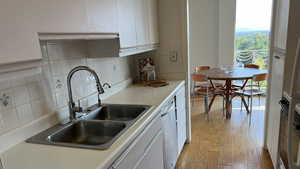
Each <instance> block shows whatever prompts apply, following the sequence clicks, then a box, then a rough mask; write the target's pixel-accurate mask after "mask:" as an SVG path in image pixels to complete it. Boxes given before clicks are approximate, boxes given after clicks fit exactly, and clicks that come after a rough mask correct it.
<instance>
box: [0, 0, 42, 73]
mask: <svg viewBox="0 0 300 169" xmlns="http://www.w3.org/2000/svg"><path fill="white" fill-rule="evenodd" d="M32 5H34V3H32V2H31V1H30V2H27V1H18V0H2V1H0V25H1V26H0V29H1V31H0V37H1V40H0V65H1V66H0V69H2V68H3V65H4V64H13V63H18V62H23V61H31V60H40V59H41V52H40V48H39V42H38V38H37V33H36V32H35V31H34V29H35V24H34V23H35V19H36V17H37V16H35V15H33V13H32V10H31V7H32ZM0 72H1V70H0Z"/></svg>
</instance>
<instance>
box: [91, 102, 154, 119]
mask: <svg viewBox="0 0 300 169" xmlns="http://www.w3.org/2000/svg"><path fill="white" fill-rule="evenodd" d="M149 108H150V107H149V106H141V105H103V106H102V107H101V108H99V109H96V110H95V111H93V112H91V113H89V114H88V115H87V116H86V117H85V119H88V120H114V121H132V120H136V119H137V118H138V117H139V116H141V115H142V114H143V113H145V112H146V111H147V110H148V109H149Z"/></svg>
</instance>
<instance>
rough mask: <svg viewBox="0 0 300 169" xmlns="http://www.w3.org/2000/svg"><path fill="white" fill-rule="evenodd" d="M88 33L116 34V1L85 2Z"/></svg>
mask: <svg viewBox="0 0 300 169" xmlns="http://www.w3.org/2000/svg"><path fill="white" fill-rule="evenodd" d="M86 7H87V17H88V31H89V32H118V15H117V12H118V9H117V0H86Z"/></svg>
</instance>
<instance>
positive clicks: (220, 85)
mask: <svg viewBox="0 0 300 169" xmlns="http://www.w3.org/2000/svg"><path fill="white" fill-rule="evenodd" d="M209 69H210V66H197V67H196V69H195V72H200V71H203V70H209ZM213 85H214V87H223V86H224V84H223V83H217V82H214V83H213Z"/></svg>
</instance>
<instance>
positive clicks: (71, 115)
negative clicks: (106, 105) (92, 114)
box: [67, 66, 104, 121]
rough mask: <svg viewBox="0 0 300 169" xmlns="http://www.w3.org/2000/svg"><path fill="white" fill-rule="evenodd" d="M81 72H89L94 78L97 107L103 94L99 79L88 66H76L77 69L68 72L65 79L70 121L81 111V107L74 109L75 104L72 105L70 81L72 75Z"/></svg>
mask: <svg viewBox="0 0 300 169" xmlns="http://www.w3.org/2000/svg"><path fill="white" fill-rule="evenodd" d="M81 70H85V71H88V72H90V73H91V74H92V75H93V77H94V78H95V81H96V87H97V91H98V105H99V106H101V99H100V94H103V93H104V89H103V87H102V85H101V83H100V80H99V77H98V75H97V73H96V72H95V71H94V70H93V69H91V68H89V67H88V66H77V67H75V68H73V69H72V70H71V71H70V72H69V74H68V77H67V87H68V95H69V111H70V120H71V121H72V120H75V119H76V112H79V111H80V110H81V107H79V106H78V107H76V106H75V103H74V100H73V94H72V84H71V80H72V77H73V75H74V74H75V73H76V72H78V71H81Z"/></svg>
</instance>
